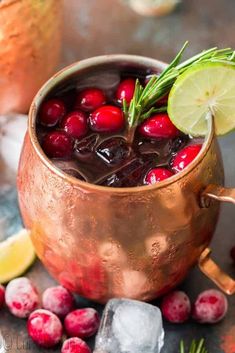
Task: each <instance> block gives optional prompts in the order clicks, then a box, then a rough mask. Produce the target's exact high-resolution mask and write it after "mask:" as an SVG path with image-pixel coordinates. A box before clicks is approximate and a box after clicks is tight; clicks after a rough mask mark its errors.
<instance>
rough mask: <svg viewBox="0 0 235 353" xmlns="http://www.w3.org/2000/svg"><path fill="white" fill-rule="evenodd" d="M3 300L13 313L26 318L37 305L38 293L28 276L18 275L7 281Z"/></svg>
mask: <svg viewBox="0 0 235 353" xmlns="http://www.w3.org/2000/svg"><path fill="white" fill-rule="evenodd" d="M5 301H6V305H7V306H8V308H9V310H10V312H11V313H12V314H13V315H15V316H17V317H20V318H26V317H28V316H29V314H30V313H31V312H32V311H34V310H35V309H36V308H37V307H38V305H39V295H38V292H37V289H36V288H35V286H34V285H33V283H32V282H31V281H30V280H29V279H28V278H26V277H19V278H15V279H13V280H12V281H11V282H9V283H8V285H7V287H6V293H5Z"/></svg>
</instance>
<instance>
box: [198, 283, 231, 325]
mask: <svg viewBox="0 0 235 353" xmlns="http://www.w3.org/2000/svg"><path fill="white" fill-rule="evenodd" d="M227 310H228V301H227V298H226V297H225V295H224V294H223V293H221V292H220V291H218V290H216V289H209V290H205V291H204V292H202V293H201V294H199V296H198V297H197V299H196V302H195V303H194V307H193V318H194V319H195V320H196V321H198V322H200V323H208V324H214V323H216V322H218V321H220V320H222V319H223V318H224V316H225V315H226V313H227Z"/></svg>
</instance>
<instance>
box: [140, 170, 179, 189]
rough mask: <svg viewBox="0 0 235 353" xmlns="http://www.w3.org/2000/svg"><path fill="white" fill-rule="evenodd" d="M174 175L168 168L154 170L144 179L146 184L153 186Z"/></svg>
mask: <svg viewBox="0 0 235 353" xmlns="http://www.w3.org/2000/svg"><path fill="white" fill-rule="evenodd" d="M172 175H173V173H172V172H170V171H169V170H168V169H166V168H154V169H151V170H150V171H149V172H148V173H147V175H146V177H145V179H144V183H145V184H147V185H151V184H152V185H153V184H156V183H158V182H159V181H162V180H165V179H167V178H170V177H171V176H172Z"/></svg>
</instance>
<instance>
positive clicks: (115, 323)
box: [95, 299, 164, 353]
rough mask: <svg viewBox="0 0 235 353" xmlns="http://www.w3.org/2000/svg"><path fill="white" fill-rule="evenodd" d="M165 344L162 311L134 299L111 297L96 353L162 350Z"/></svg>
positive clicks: (104, 314) (132, 352)
mask: <svg viewBox="0 0 235 353" xmlns="http://www.w3.org/2000/svg"><path fill="white" fill-rule="evenodd" d="M163 343H164V330H163V327H162V315H161V311H160V310H159V309H158V308H157V307H155V306H153V305H151V304H147V303H143V302H139V301H137V300H131V299H111V300H110V301H109V302H108V303H107V305H106V307H105V310H104V313H103V316H102V320H101V325H100V329H99V332H98V334H97V336H96V342H95V353H159V352H160V351H161V348H162V347H163Z"/></svg>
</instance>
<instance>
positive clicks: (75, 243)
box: [18, 55, 235, 303]
mask: <svg viewBox="0 0 235 353" xmlns="http://www.w3.org/2000/svg"><path fill="white" fill-rule="evenodd" d="M165 66H166V64H164V63H162V62H159V61H157V60H154V59H150V58H145V57H140V56H132V55H111V56H101V57H95V58H91V59H87V60H84V61H81V62H77V63H75V64H73V65H71V66H69V67H68V68H65V69H64V70H62V71H60V72H59V73H58V74H57V75H55V76H54V77H52V78H51V79H50V80H49V81H48V82H47V83H46V84H45V85H44V86H43V87H42V88H41V90H40V91H39V92H38V94H37V95H36V97H35V98H34V101H33V103H32V105H31V109H30V113H29V125H28V132H27V134H26V137H25V141H24V146H23V150H22V154H21V160H20V165H19V173H18V192H19V204H20V210H21V213H22V217H23V221H24V224H25V226H26V227H27V228H29V229H30V230H31V232H32V241H33V244H34V247H35V250H36V253H37V255H38V257H39V258H40V259H41V261H42V262H43V264H44V265H45V267H46V268H47V269H48V271H49V272H50V274H51V275H52V276H53V277H54V278H55V279H56V280H58V281H59V282H60V283H61V284H62V285H63V286H65V287H67V288H68V289H70V290H71V291H73V292H76V293H78V294H80V295H82V296H84V297H87V298H89V299H92V300H95V301H98V302H101V303H105V302H106V301H107V300H108V299H109V298H112V297H129V298H134V299H139V300H145V301H148V300H151V299H154V298H156V297H157V296H159V295H162V294H164V293H165V292H167V291H169V290H170V289H172V288H173V287H175V286H176V285H177V284H178V283H180V282H181V281H182V280H183V279H184V277H185V276H186V274H187V272H188V271H189V269H190V268H191V267H192V266H193V265H195V264H196V263H199V266H200V268H201V270H202V271H203V272H204V273H205V274H206V275H207V276H208V277H210V278H211V279H212V280H213V281H214V282H215V283H216V284H217V285H218V286H219V287H220V288H221V289H222V290H224V291H225V292H226V293H228V294H232V293H234V292H235V281H234V280H232V279H231V278H229V277H228V275H226V274H225V273H224V272H223V271H222V270H220V269H219V267H218V266H217V265H216V264H215V263H214V262H213V260H212V259H211V258H210V250H209V249H208V248H207V247H208V244H209V243H210V241H211V238H212V236H213V232H214V229H215V226H216V222H217V218H218V215H219V202H218V201H229V202H233V203H235V189H226V188H224V187H223V186H222V185H223V180H224V176H223V164H222V160H221V154H220V150H219V146H218V143H217V140H216V137H215V134H214V130H213V124H211V126H210V129H209V133H208V136H207V137H206V138H205V142H204V145H203V148H202V150H201V152H200V153H199V155H198V156H197V158H196V159H195V160H194V161H193V162H192V163H191V164H190V165H189V166H188V167H187V168H186V169H185V170H183V171H182V172H180V173H179V174H177V175H175V176H173V177H171V178H170V179H168V180H165V181H162V182H161V183H159V184H156V185H152V186H140V187H133V188H110V187H103V186H97V185H92V184H89V183H86V182H83V181H80V180H78V179H75V178H74V177H72V176H69V175H67V174H65V173H64V172H62V171H61V170H59V169H57V168H56V167H55V166H54V165H53V163H52V162H51V161H50V160H49V159H48V158H47V157H46V156H45V154H44V153H43V151H42V149H41V147H40V145H39V143H38V140H37V136H36V131H35V126H36V116H37V113H38V110H39V107H40V104H41V102H42V101H43V100H44V99H45V97H46V96H47V95H48V93H50V92H51V91H52V90H54V89H55V88H56V87H57V86H58V85H60V84H61V83H62V82H63V83H64V82H65V83H66V82H67V81H68V82H70V81H71V80H79V77H81V76H84V75H86V73H87V72H91V71H92V70H99V69H101V70H105V69H110V68H112V69H114V70H115V69H118V70H119V69H124V68H125V69H128V68H133V67H136V68H139V69H141V68H142V69H143V68H145V69H146V68H149V69H151V70H152V71H154V72H159V71H161V70H163V68H165Z"/></svg>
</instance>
